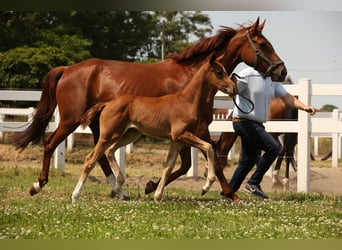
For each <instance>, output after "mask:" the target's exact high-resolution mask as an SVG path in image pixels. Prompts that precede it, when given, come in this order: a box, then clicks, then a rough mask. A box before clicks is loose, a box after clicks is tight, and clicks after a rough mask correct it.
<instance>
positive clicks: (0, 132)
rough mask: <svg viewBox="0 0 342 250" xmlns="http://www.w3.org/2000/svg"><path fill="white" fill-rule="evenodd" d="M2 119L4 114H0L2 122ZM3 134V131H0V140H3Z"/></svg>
mask: <svg viewBox="0 0 342 250" xmlns="http://www.w3.org/2000/svg"><path fill="white" fill-rule="evenodd" d="M4 119H5V115H4V114H0V122H3V121H4ZM3 135H4V134H3V132H2V131H0V141H2V140H3Z"/></svg>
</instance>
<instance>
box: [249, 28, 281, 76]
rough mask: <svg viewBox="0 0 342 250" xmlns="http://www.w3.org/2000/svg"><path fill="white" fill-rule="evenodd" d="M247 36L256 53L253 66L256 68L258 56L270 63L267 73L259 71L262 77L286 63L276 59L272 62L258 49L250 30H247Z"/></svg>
mask: <svg viewBox="0 0 342 250" xmlns="http://www.w3.org/2000/svg"><path fill="white" fill-rule="evenodd" d="M246 36H247V39H248V41H249V43H250V44H251V46H252V49H253V50H254V53H255V57H254V61H253V68H255V69H256V66H257V64H258V58H259V57H260V58H261V59H263V60H264V61H266V62H267V63H268V64H269V67H268V69H267V70H266V72H265V73H261V72H259V73H260V74H261V75H262V77H264V78H266V77H268V76H270V75H271V72H272V71H273V70H274V69H275V68H276V67H278V66H279V65H282V64H284V62H283V61H281V60H280V61H276V62H272V61H271V60H270V59H269V58H268V57H267V56H265V55H264V54H263V53H262V52H261V51H260V50H258V49H257V48H256V46H255V44H254V43H253V40H252V38H251V37H250V35H249V32H248V30H246Z"/></svg>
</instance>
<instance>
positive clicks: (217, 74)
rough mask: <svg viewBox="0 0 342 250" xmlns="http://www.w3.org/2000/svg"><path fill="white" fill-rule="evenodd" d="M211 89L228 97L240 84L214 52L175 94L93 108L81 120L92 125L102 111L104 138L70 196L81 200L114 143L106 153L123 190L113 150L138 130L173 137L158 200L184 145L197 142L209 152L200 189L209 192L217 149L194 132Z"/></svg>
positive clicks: (122, 98)
mask: <svg viewBox="0 0 342 250" xmlns="http://www.w3.org/2000/svg"><path fill="white" fill-rule="evenodd" d="M213 88H214V89H216V90H221V91H222V92H224V93H226V94H229V95H230V96H232V95H234V94H235V90H236V84H235V83H234V82H233V81H232V80H231V79H230V78H229V76H228V74H227V72H226V70H225V69H224V67H223V65H222V64H220V63H219V62H218V61H216V56H215V52H213V53H212V54H210V55H209V57H208V60H207V62H206V63H204V64H203V65H202V66H201V67H200V68H199V70H198V71H197V72H196V74H195V75H194V76H193V77H192V79H191V80H190V82H189V83H188V84H187V85H186V86H185V87H184V88H183V89H182V90H181V91H179V92H177V93H176V94H170V95H165V96H159V97H146V96H133V95H122V96H120V97H118V98H116V99H114V100H112V101H110V102H107V103H99V104H97V105H94V106H93V107H91V108H90V110H89V111H87V113H86V114H85V118H84V119H83V120H84V122H82V125H88V124H90V123H91V121H92V120H93V119H94V117H95V116H96V115H98V114H99V113H100V118H99V121H100V137H99V140H98V142H97V143H96V145H95V148H94V149H93V151H92V152H91V153H90V154H89V155H88V157H87V158H86V160H85V163H84V168H83V172H82V175H81V176H80V179H79V181H78V184H77V186H76V188H75V190H74V192H73V195H72V201H73V202H76V201H77V199H78V197H79V196H80V193H81V189H82V187H83V185H84V182H85V181H86V179H87V178H88V175H89V173H90V171H91V170H92V169H93V168H94V166H95V164H96V162H97V160H98V159H99V158H100V157H101V156H102V155H103V154H104V153H105V150H106V149H107V148H109V147H111V148H110V150H109V153H108V158H109V159H110V163H111V166H112V168H113V170H114V172H115V175H116V185H115V190H114V191H115V192H116V193H121V189H122V185H123V184H124V182H125V177H124V176H123V174H122V172H121V170H120V167H119V166H118V164H117V162H116V160H115V158H114V157H113V156H114V152H115V151H116V150H117V149H118V148H120V147H122V146H125V145H127V144H128V143H130V142H132V141H135V140H137V139H138V138H139V137H140V135H139V134H140V133H142V134H147V135H149V136H153V137H157V138H162V139H169V140H170V141H171V144H170V149H169V153H168V156H167V160H166V164H165V168H164V171H163V175H162V177H161V181H160V183H159V185H158V188H157V190H156V192H155V194H154V199H155V201H160V199H161V198H162V193H163V190H164V187H165V183H166V180H167V179H168V177H169V175H170V174H171V172H172V169H173V167H174V165H175V163H176V159H177V155H178V153H179V152H180V150H181V149H182V148H183V147H184V145H187V146H192V147H196V148H198V149H200V150H202V151H203V152H204V153H205V155H206V158H207V160H208V175H207V181H206V183H205V185H204V186H203V188H202V194H205V193H206V192H207V191H208V190H209V188H210V187H211V186H212V184H213V183H214V181H215V170H214V149H213V147H212V145H211V143H209V142H206V141H204V140H202V139H201V138H199V137H197V136H196V130H197V127H198V126H199V125H200V121H201V116H202V106H203V105H206V104H205V103H206V99H207V96H208V93H209V91H211V89H213ZM132 130H135V131H134V132H132ZM136 130H138V131H136Z"/></svg>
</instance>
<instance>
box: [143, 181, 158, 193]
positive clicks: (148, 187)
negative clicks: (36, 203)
mask: <svg viewBox="0 0 342 250" xmlns="http://www.w3.org/2000/svg"><path fill="white" fill-rule="evenodd" d="M156 187H157V186H156V184H155V183H154V182H153V181H149V182H147V183H146V186H145V194H150V193H152V192H153V191H154V190H156Z"/></svg>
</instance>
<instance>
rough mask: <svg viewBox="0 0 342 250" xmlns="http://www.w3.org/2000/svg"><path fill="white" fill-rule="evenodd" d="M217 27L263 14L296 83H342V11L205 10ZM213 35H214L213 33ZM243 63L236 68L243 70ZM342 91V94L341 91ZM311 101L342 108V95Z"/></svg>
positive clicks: (247, 21)
mask: <svg viewBox="0 0 342 250" xmlns="http://www.w3.org/2000/svg"><path fill="white" fill-rule="evenodd" d="M203 12H204V13H206V14H208V15H209V17H210V20H211V23H212V25H213V27H214V29H213V34H215V33H216V32H217V30H218V29H219V28H220V26H222V25H223V26H229V27H232V28H237V27H238V26H239V25H240V24H246V25H249V24H250V23H251V22H254V21H255V20H256V18H257V17H258V16H259V17H260V21H263V20H265V19H266V24H265V27H264V29H263V34H264V36H265V37H266V38H267V39H268V40H269V41H270V42H271V44H272V45H273V47H274V49H275V51H276V52H277V54H278V55H279V56H280V58H281V59H282V60H283V61H284V62H285V65H286V67H287V70H288V73H289V75H290V76H291V79H292V81H293V82H295V83H298V81H299V80H300V79H302V78H308V79H311V82H312V84H315V83H317V84H324V83H333V84H342V27H341V25H342V11H203ZM213 34H212V35H213ZM244 67H245V65H243V64H240V65H238V67H237V68H236V70H235V71H239V70H241V69H243V68H244ZM340 94H342V93H340ZM311 104H312V105H314V106H315V107H316V108H321V107H322V106H323V105H325V104H332V105H335V106H336V107H338V108H339V110H342V97H341V96H339V97H337V96H325V97H324V96H315V97H313V98H312V100H311Z"/></svg>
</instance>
